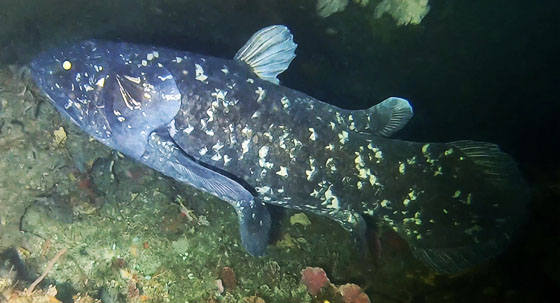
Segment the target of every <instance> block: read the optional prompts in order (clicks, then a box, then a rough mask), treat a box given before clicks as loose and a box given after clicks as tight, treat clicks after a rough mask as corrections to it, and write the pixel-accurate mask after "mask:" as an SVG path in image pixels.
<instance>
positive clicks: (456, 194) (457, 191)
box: [451, 190, 461, 198]
mask: <svg viewBox="0 0 560 303" xmlns="http://www.w3.org/2000/svg"><path fill="white" fill-rule="evenodd" d="M460 195H461V191H460V190H456V191H455V193H454V194H453V196H451V198H459V196H460Z"/></svg>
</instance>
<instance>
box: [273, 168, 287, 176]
mask: <svg viewBox="0 0 560 303" xmlns="http://www.w3.org/2000/svg"><path fill="white" fill-rule="evenodd" d="M276 174H277V175H279V176H282V177H287V176H288V169H287V168H286V167H284V166H280V170H278V171H277V172H276Z"/></svg>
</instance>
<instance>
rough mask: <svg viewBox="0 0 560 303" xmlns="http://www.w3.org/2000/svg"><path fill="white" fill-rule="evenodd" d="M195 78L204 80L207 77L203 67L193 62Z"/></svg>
mask: <svg viewBox="0 0 560 303" xmlns="http://www.w3.org/2000/svg"><path fill="white" fill-rule="evenodd" d="M194 67H195V71H194V72H195V77H194V78H195V79H196V80H198V81H201V82H204V81H206V79H208V76H206V75H205V74H204V69H203V68H202V66H200V65H199V64H195V65H194Z"/></svg>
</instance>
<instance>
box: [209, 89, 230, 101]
mask: <svg viewBox="0 0 560 303" xmlns="http://www.w3.org/2000/svg"><path fill="white" fill-rule="evenodd" d="M214 90H215V92H213V93H211V94H210V95H211V96H212V97H214V98H216V101H219V100H222V101H223V100H224V99H225V98H226V96H227V91H222V90H221V89H218V88H215V89H214Z"/></svg>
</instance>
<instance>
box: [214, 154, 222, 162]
mask: <svg viewBox="0 0 560 303" xmlns="http://www.w3.org/2000/svg"><path fill="white" fill-rule="evenodd" d="M211 159H212V160H214V161H220V159H222V156H220V154H215V155H213V156H212V158H211Z"/></svg>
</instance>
